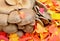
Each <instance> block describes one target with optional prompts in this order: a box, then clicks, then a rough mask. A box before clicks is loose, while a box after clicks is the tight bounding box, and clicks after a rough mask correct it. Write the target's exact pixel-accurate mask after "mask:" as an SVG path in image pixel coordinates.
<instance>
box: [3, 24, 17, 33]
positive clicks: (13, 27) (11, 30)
mask: <svg viewBox="0 0 60 41" xmlns="http://www.w3.org/2000/svg"><path fill="white" fill-rule="evenodd" d="M3 31H4V32H6V33H8V34H10V33H15V32H17V26H16V25H13V24H9V25H8V26H6V27H4V28H3Z"/></svg>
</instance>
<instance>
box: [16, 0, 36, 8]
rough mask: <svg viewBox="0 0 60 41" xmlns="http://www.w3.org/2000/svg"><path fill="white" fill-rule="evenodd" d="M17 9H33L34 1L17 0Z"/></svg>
mask: <svg viewBox="0 0 60 41" xmlns="http://www.w3.org/2000/svg"><path fill="white" fill-rule="evenodd" d="M17 1H18V5H17V6H18V8H33V6H34V4H35V0H17Z"/></svg>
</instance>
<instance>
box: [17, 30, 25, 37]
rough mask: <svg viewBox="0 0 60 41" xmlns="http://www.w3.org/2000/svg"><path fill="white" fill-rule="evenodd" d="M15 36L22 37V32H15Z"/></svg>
mask: <svg viewBox="0 0 60 41" xmlns="http://www.w3.org/2000/svg"><path fill="white" fill-rule="evenodd" d="M16 34H17V35H18V36H19V37H22V36H23V35H24V33H23V32H22V31H18V32H16Z"/></svg>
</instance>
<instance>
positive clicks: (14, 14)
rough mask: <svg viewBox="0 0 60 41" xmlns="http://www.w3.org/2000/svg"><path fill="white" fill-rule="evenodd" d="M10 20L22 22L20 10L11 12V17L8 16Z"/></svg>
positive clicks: (11, 21) (10, 21)
mask: <svg viewBox="0 0 60 41" xmlns="http://www.w3.org/2000/svg"><path fill="white" fill-rule="evenodd" d="M8 22H9V23H19V22H21V18H20V16H19V14H18V11H13V12H11V13H10V15H9V17H8Z"/></svg>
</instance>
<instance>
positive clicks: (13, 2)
mask: <svg viewBox="0 0 60 41" xmlns="http://www.w3.org/2000/svg"><path fill="white" fill-rule="evenodd" d="M5 2H6V3H7V4H9V5H12V6H14V5H16V4H17V0H5Z"/></svg>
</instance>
